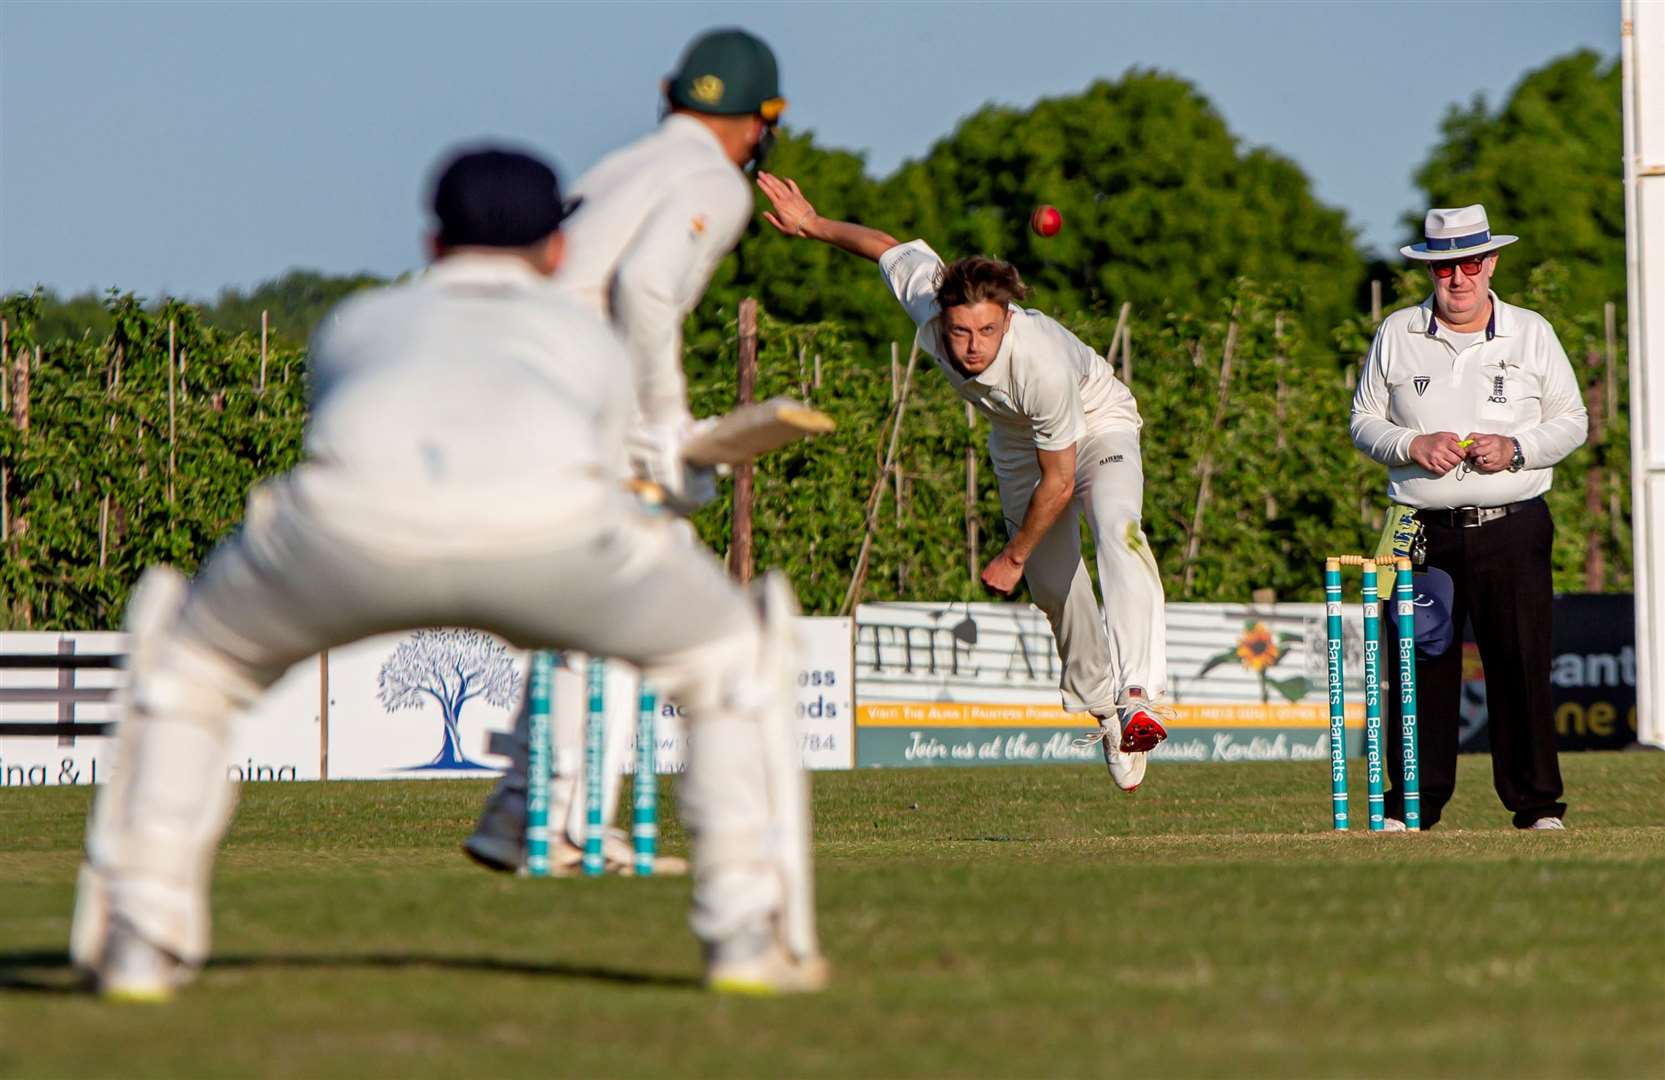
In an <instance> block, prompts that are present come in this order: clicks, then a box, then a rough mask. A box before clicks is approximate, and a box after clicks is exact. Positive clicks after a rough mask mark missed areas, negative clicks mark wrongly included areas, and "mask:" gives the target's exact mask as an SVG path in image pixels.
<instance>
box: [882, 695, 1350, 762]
mask: <svg viewBox="0 0 1665 1080" xmlns="http://www.w3.org/2000/svg"><path fill="white" fill-rule="evenodd" d="M1174 711H1175V714H1176V715H1175V716H1174V718H1173V721H1172V722H1171V723H1169V724H1168V740H1167V741H1166V742H1164V743H1163V744H1162V745H1161V746H1159V747H1158V748H1157V749H1156V750H1155V751H1153V752H1152V754H1151V757H1152V760H1155V761H1321V760H1324V759H1326V758H1328V756H1329V711H1328V706H1327V705H1324V704H1313V703H1303V704H1284V705H1272V704H1268V705H1261V704H1258V703H1255V704H1229V703H1209V704H1201V705H1194V704H1179V705H1176V706H1175V707H1174ZM856 717H857V724H858V726H859V727H860V730H861V738H860V740H859V757H858V761H857V764H858V765H860V766H863V767H867V766H874V765H1010V764H1019V763H1025V762H1031V763H1037V764H1044V763H1059V762H1071V761H1093V762H1099V761H1102V760H1103V756H1102V751H1101V750H1100V748H1099V747H1098V746H1097V745H1096V744H1088V745H1084V746H1083V745H1077V740H1079V739H1080V738H1081V737H1082V736H1084V735H1087V734H1089V733H1091V732H1092V731H1093V730H1094V729H1095V728H1096V727H1097V724H1096V723H1095V722H1094V721H1093V719H1092V718H1091V717H1090V716H1088V715H1087V714H1085V713H1074V714H1072V713H1066V712H1064V711H1063V709H1061V708H1059V707H1058V706H1056V705H1024V704H1000V703H992V702H991V703H981V702H978V703H954V702H946V703H944V702H864V703H862V704H861V705H858V706H857V707H856ZM1347 743H1348V747H1349V753H1351V754H1362V753H1363V746H1364V706H1363V704H1362V703H1353V702H1349V703H1348V706H1347Z"/></svg>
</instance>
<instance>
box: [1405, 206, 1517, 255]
mask: <svg viewBox="0 0 1665 1080" xmlns="http://www.w3.org/2000/svg"><path fill="white" fill-rule="evenodd" d="M1422 232H1423V241H1422V243H1420V244H1412V245H1411V246H1410V247H1402V248H1400V249H1399V254H1401V255H1403V256H1405V258H1407V259H1420V260H1421V261H1423V262H1445V261H1447V260H1449V259H1468V258H1473V257H1474V256H1476V255H1484V254H1485V253H1486V252H1488V251H1496V250H1497V249H1498V248H1501V247H1508V246H1509V245H1510V244H1512V243H1514V242H1515V241H1516V240H1519V239H1520V237H1518V236H1502V235H1498V236H1493V235H1492V230H1491V225H1490V224H1489V223H1488V222H1487V221H1486V208H1485V207H1484V206H1481V205H1480V204H1479V203H1475V204H1474V205H1473V206H1459V207H1454V208H1448V209H1436V210H1430V211H1428V216H1427V217H1425V218H1423V219H1422Z"/></svg>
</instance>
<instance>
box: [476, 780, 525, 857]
mask: <svg viewBox="0 0 1665 1080" xmlns="http://www.w3.org/2000/svg"><path fill="white" fill-rule="evenodd" d="M463 853H464V854H466V855H467V856H468V857H469V858H471V859H473V860H474V861H475V862H477V863H479V864H480V865H481V866H483V867H485V868H486V869H487V870H495V871H497V872H498V873H500V874H513V873H515V872H517V871H519V870H520V869H522V868H523V867H524V866H525V865H526V791H525V790H524V789H522V788H513V787H506V786H504V785H502V784H499V785H498V786H497V787H494V788H493V789H492V791H491V795H490V797H489V798H487V799H486V806H485V809H484V810H482V811H480V821H479V823H478V824H476V825H475V826H474V832H473V833H472V834H470V835H469V837H468V839H467V840H464V841H463Z"/></svg>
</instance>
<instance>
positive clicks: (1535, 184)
mask: <svg viewBox="0 0 1665 1080" xmlns="http://www.w3.org/2000/svg"><path fill="white" fill-rule="evenodd" d="M1619 79H1620V71H1619V62H1618V61H1617V60H1603V59H1602V58H1601V57H1600V56H1598V55H1597V54H1596V53H1594V52H1591V51H1589V50H1581V51H1579V52H1575V53H1572V54H1570V55H1568V56H1564V57H1562V58H1560V59H1558V60H1555V61H1553V62H1551V63H1549V64H1547V65H1545V66H1544V67H1542V68H1539V69H1538V70H1536V71H1532V72H1529V73H1528V74H1527V75H1526V76H1525V77H1524V78H1523V79H1522V80H1521V81H1520V83H1519V85H1517V86H1516V87H1515V89H1514V90H1513V91H1512V92H1511V93H1510V95H1509V99H1508V100H1507V101H1506V102H1504V103H1503V104H1502V105H1501V106H1500V107H1498V108H1497V109H1496V110H1493V109H1491V108H1490V107H1489V106H1488V105H1487V103H1486V100H1485V98H1484V97H1476V98H1475V99H1474V100H1473V101H1471V102H1470V103H1469V104H1468V105H1467V106H1453V107H1452V109H1451V111H1450V112H1449V113H1448V114H1447V115H1446V118H1445V121H1444V123H1443V124H1442V125H1441V138H1440V141H1439V142H1438V143H1437V144H1436V145H1435V147H1434V149H1433V150H1432V151H1431V152H1430V154H1429V156H1428V159H1427V160H1426V161H1425V162H1423V164H1422V167H1421V168H1420V169H1418V170H1417V173H1416V183H1417V185H1418V186H1419V187H1420V188H1422V190H1423V192H1424V194H1425V195H1426V197H1427V204H1428V205H1429V206H1467V205H1468V204H1469V203H1483V204H1485V207H1486V213H1487V214H1488V215H1489V217H1490V219H1491V223H1492V228H1493V229H1494V230H1495V231H1497V232H1502V233H1512V234H1515V235H1518V236H1520V238H1521V242H1520V243H1519V244H1518V245H1516V246H1514V247H1510V248H1507V249H1505V251H1504V252H1503V255H1502V257H1501V258H1500V259H1499V261H1498V274H1497V278H1496V285H1495V287H1496V288H1497V290H1498V292H1499V294H1501V295H1504V296H1520V295H1521V294H1522V291H1523V290H1524V289H1525V288H1526V286H1527V279H1528V276H1529V273H1530V271H1531V268H1532V267H1535V266H1537V265H1539V264H1541V263H1544V262H1547V261H1551V260H1553V261H1555V262H1557V263H1559V264H1560V265H1561V266H1562V267H1563V269H1564V270H1565V271H1566V273H1567V281H1566V298H1567V303H1568V304H1569V306H1570V307H1571V308H1573V309H1574V310H1578V311H1581V312H1584V311H1595V312H1598V313H1599V312H1600V310H1601V307H1602V305H1603V304H1604V303H1605V302H1607V301H1609V300H1611V301H1614V302H1616V303H1619V304H1621V305H1622V304H1623V303H1624V298H1625V248H1624V244H1625V218H1624V177H1623V171H1624V147H1623V132H1622V130H1621V126H1620V124H1621V114H1620V108H1619V93H1620V88H1619ZM1405 229H1406V237H1407V243H1408V242H1411V241H1414V240H1417V239H1420V238H1421V236H1422V211H1420V210H1419V211H1417V212H1415V213H1411V214H1407V215H1406V217H1405Z"/></svg>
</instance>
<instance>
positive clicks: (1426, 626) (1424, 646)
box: [1411, 566, 1457, 660]
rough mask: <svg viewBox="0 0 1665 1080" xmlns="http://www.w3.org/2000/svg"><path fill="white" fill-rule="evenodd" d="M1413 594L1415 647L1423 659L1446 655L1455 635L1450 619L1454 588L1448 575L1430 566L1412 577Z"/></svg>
mask: <svg viewBox="0 0 1665 1080" xmlns="http://www.w3.org/2000/svg"><path fill="white" fill-rule="evenodd" d="M1411 582H1412V588H1413V589H1415V591H1416V595H1415V598H1414V600H1413V601H1412V602H1413V603H1414V604H1415V605H1416V612H1415V615H1416V651H1417V655H1419V656H1421V657H1422V658H1423V659H1424V660H1432V659H1433V658H1434V657H1436V656H1443V655H1445V651H1446V650H1447V649H1449V648H1451V642H1452V641H1453V640H1454V639H1455V638H1456V636H1457V628H1456V627H1455V626H1454V625H1452V622H1451V603H1452V599H1453V596H1454V593H1455V590H1454V589H1453V588H1452V585H1451V575H1450V574H1447V573H1446V572H1445V571H1444V570H1441V569H1439V568H1437V567H1433V566H1430V567H1428V569H1427V570H1425V571H1423V572H1422V573H1420V574H1416V575H1413V576H1412V578H1411Z"/></svg>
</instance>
